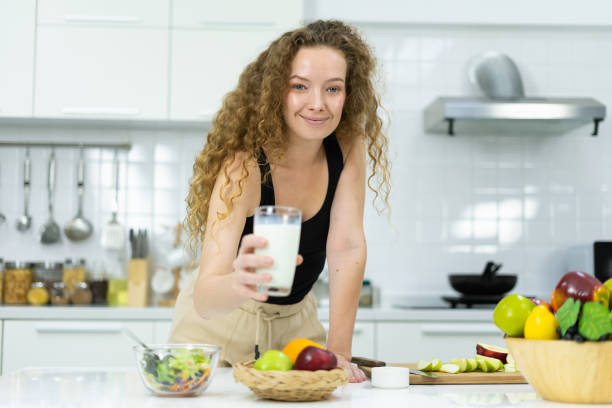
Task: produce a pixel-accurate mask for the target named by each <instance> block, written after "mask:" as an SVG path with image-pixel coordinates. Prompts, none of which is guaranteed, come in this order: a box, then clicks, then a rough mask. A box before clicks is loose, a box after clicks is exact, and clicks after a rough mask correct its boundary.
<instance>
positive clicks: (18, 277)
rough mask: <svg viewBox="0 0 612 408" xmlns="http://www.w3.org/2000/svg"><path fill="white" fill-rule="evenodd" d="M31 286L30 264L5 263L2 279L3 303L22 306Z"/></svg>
mask: <svg viewBox="0 0 612 408" xmlns="http://www.w3.org/2000/svg"><path fill="white" fill-rule="evenodd" d="M31 285H32V264H31V263H28V262H7V263H6V271H5V277H4V303H7V304H10V305H24V304H26V303H27V300H28V299H27V294H28V290H29V289H30V286H31Z"/></svg>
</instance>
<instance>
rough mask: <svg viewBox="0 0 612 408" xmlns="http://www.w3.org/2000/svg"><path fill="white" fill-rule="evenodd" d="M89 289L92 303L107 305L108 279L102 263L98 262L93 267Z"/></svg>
mask: <svg viewBox="0 0 612 408" xmlns="http://www.w3.org/2000/svg"><path fill="white" fill-rule="evenodd" d="M89 288H90V289H91V294H92V303H93V304H94V305H104V304H106V296H107V293H108V278H107V277H106V272H105V270H104V266H103V264H102V263H100V262H98V263H95V264H94V265H93V266H92V270H91V280H90V281H89Z"/></svg>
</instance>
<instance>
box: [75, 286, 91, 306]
mask: <svg viewBox="0 0 612 408" xmlns="http://www.w3.org/2000/svg"><path fill="white" fill-rule="evenodd" d="M91 298H92V294H91V290H90V289H89V285H88V284H87V282H79V283H77V284H76V286H75V287H74V292H72V295H71V296H70V300H71V301H72V303H74V304H75V305H88V304H90V303H91Z"/></svg>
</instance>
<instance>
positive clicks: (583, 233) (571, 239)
mask: <svg viewBox="0 0 612 408" xmlns="http://www.w3.org/2000/svg"><path fill="white" fill-rule="evenodd" d="M360 29H362V30H363V32H364V34H365V36H366V37H367V39H368V41H369V42H370V43H371V44H372V46H373V48H374V50H375V52H376V54H377V55H378V58H379V62H380V63H381V68H382V69H381V82H380V88H381V91H382V94H383V103H384V105H385V107H386V108H387V110H388V111H389V116H390V123H391V124H390V128H389V136H390V156H391V158H392V166H393V167H392V193H391V197H390V203H391V210H392V213H391V215H390V216H389V217H386V216H385V215H383V216H378V215H377V214H376V212H375V211H374V210H373V208H372V205H371V201H370V200H371V198H372V196H371V195H370V196H369V197H368V202H367V203H366V219H365V227H366V233H367V239H368V245H369V252H368V265H367V271H366V276H367V277H368V278H370V279H372V280H373V282H374V284H376V285H379V286H381V288H382V292H383V295H410V294H421V295H422V294H435V295H439V294H443V293H452V289H451V288H450V287H449V285H448V283H447V275H448V274H449V273H452V272H472V273H474V272H479V271H480V270H481V268H482V267H483V266H484V264H485V262H486V261H487V260H490V259H491V260H495V261H497V262H502V263H503V264H504V267H503V268H502V270H501V272H505V273H518V274H519V281H518V285H517V287H516V290H517V291H521V292H523V293H527V294H547V293H549V291H550V289H551V287H552V286H553V285H554V283H555V282H556V281H557V279H558V278H559V276H560V275H561V274H562V273H564V272H565V271H567V270H568V269H569V268H573V267H577V265H581V264H582V263H584V260H583V259H582V258H581V255H580V254H581V252H579V251H574V250H573V249H575V248H577V249H580V248H581V247H582V246H586V245H589V244H591V243H592V241H593V240H595V239H602V238H607V239H612V192H611V189H612V160H610V158H611V157H612V156H611V153H610V152H612V139H611V136H612V134H611V133H612V131H611V130H610V129H612V128H611V127H610V124H609V123H608V121H605V122H603V123H602V126H601V130H600V136H598V137H591V136H589V134H590V133H591V131H592V128H591V126H589V125H586V126H582V127H580V128H578V129H575V130H572V131H569V132H566V133H563V134H545V133H541V132H538V131H530V132H522V131H521V132H513V131H512V129H511V128H510V129H509V128H505V129H502V130H500V131H499V132H491V133H486V134H482V132H479V134H461V133H459V134H458V135H457V136H455V137H448V136H446V135H441V134H426V133H424V131H423V124H422V115H423V110H424V108H425V107H426V106H427V104H428V103H430V102H431V101H432V100H433V99H435V98H436V97H437V96H441V95H475V94H476V91H475V90H473V89H472V88H471V87H470V86H469V84H468V81H467V74H466V67H467V64H468V61H469V59H470V58H471V57H473V56H474V55H477V54H478V53H480V52H483V51H486V50H497V51H502V52H506V53H508V55H510V56H511V57H512V58H513V59H514V60H515V61H516V62H517V64H518V67H519V69H520V70H521V73H522V75H523V80H524V82H525V89H526V92H527V94H528V95H530V96H586V97H594V98H596V99H598V100H600V101H601V102H603V103H605V104H606V105H608V106H612V81H611V80H610V76H611V74H610V73H611V72H612V30H610V29H605V28H579V27H576V28H571V29H568V28H555V27H552V28H550V27H549V28H537V27H533V28H525V27H521V28H518V27H517V28H514V27H511V26H506V27H488V26H480V27H464V26H431V25H415V26H410V25H401V24H395V25H380V24H378V25H365V24H362V25H360ZM204 134H205V130H204V129H202V130H185V129H164V130H159V129H140V130H137V129H127V128H125V129H121V128H95V129H91V128H83V127H78V128H75V127H70V126H54V127H41V126H29V127H28V126H22V125H19V126H16V125H6V124H3V125H0V138H3V139H5V138H22V139H24V140H26V139H27V140H31V139H35V140H39V139H41V138H50V139H53V140H56V141H57V140H65V139H74V138H79V139H84V140H87V139H88V138H91V139H100V137H104V138H105V139H107V140H117V141H122V140H126V139H129V140H130V141H131V142H132V143H133V148H132V150H131V151H130V152H129V153H122V155H121V194H120V214H119V218H120V222H121V223H122V224H124V225H126V226H133V227H148V228H151V229H153V230H155V231H161V230H163V226H164V225H173V224H175V223H177V222H178V221H179V220H180V219H181V218H182V216H183V214H184V208H185V204H184V198H185V195H186V190H187V186H188V179H189V176H190V174H191V166H192V163H193V157H194V154H195V153H196V152H197V151H198V150H200V149H201V146H202V143H203V140H204ZM31 154H32V159H33V166H34V170H33V196H32V205H31V212H32V214H33V218H34V228H33V229H32V230H31V231H30V232H29V233H26V234H21V233H19V232H17V231H16V230H15V228H14V221H15V218H16V217H17V216H18V215H19V214H20V213H21V212H22V210H23V207H22V205H23V200H22V187H21V174H22V173H21V166H22V159H23V156H24V149H20V148H2V149H0V211H1V212H3V213H5V214H6V215H7V217H8V219H9V223H8V224H5V225H4V226H1V227H0V257H3V258H5V259H9V260H12V259H29V260H31V259H41V260H56V259H57V260H61V259H63V258H64V257H68V256H70V257H86V258H88V259H103V258H104V255H103V253H101V252H100V248H99V243H98V242H99V233H100V231H101V229H102V226H103V225H104V223H105V222H107V221H108V219H109V217H110V208H111V202H112V197H113V196H112V171H111V164H112V152H111V151H100V150H90V151H88V152H87V169H86V174H87V181H86V197H85V215H86V216H87V217H88V218H90V219H91V220H92V221H93V223H94V226H95V229H96V237H95V238H93V239H91V240H90V241H88V242H86V243H81V244H76V243H71V242H69V241H67V240H66V239H65V238H64V239H63V242H62V243H61V244H58V245H56V246H49V247H43V246H41V245H40V244H38V243H37V240H36V236H37V233H38V230H39V228H40V226H41V225H42V224H43V223H44V222H45V221H46V220H47V218H48V213H47V208H46V206H47V200H46V192H45V186H46V178H45V177H46V167H47V159H48V155H49V150H46V149H33V150H32V153H31ZM77 154H78V152H77V151H74V150H67V149H59V150H57V155H58V159H60V163H59V168H58V191H57V193H56V195H55V203H56V209H57V211H56V220H57V221H58V222H59V223H60V224H61V225H62V226H63V225H64V224H65V223H66V222H67V221H68V220H69V219H70V218H72V217H74V215H75V213H76V191H75V188H74V186H75V170H76V158H77ZM570 250H571V251H570ZM576 254H577V255H576Z"/></svg>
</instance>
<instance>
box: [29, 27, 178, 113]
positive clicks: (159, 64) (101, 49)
mask: <svg viewBox="0 0 612 408" xmlns="http://www.w3.org/2000/svg"><path fill="white" fill-rule="evenodd" d="M167 78H168V31H167V30H165V29H136V28H118V27H99V26H91V25H88V26H39V27H38V40H37V49H36V90H35V104H34V115H35V116H37V117H50V118H113V119H134V120H137V119H166V118H167V99H168V98H167Z"/></svg>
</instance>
